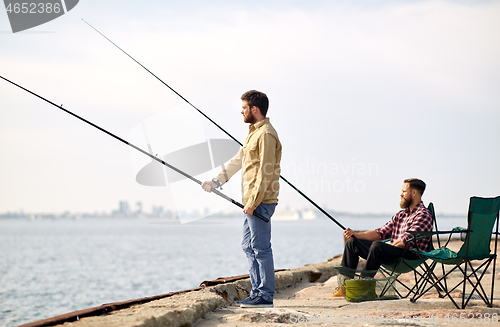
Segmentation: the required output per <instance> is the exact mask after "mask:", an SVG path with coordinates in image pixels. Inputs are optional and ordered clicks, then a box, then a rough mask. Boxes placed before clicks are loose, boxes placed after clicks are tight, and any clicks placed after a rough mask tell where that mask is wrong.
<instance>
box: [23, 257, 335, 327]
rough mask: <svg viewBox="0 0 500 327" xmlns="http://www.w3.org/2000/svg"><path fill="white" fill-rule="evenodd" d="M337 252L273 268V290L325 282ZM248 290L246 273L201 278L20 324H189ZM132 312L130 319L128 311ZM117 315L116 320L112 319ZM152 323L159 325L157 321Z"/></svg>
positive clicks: (30, 326) (37, 326) (29, 326)
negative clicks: (188, 285)
mask: <svg viewBox="0 0 500 327" xmlns="http://www.w3.org/2000/svg"><path fill="white" fill-rule="evenodd" d="M341 257H342V256H341V255H338V256H335V257H334V258H332V259H327V260H325V262H322V263H316V264H306V265H304V266H302V267H300V268H294V269H288V270H287V269H279V270H277V271H276V291H280V290H282V289H285V288H289V287H292V286H294V285H296V284H299V283H301V282H302V281H308V282H311V283H314V282H321V281H326V280H327V279H328V278H330V277H332V276H334V275H335V274H336V271H335V269H333V267H334V266H336V265H338V264H339V263H340V258H341ZM250 290H251V285H250V280H249V278H248V275H241V276H233V277H225V278H218V279H216V280H213V281H203V282H202V283H201V284H200V287H197V288H193V289H189V290H182V291H176V292H170V293H166V294H162V295H156V296H151V297H146V298H140V299H134V300H128V301H122V302H115V303H108V304H103V305H101V306H98V307H93V308H89V309H84V310H78V311H74V312H70V313H66V314H63V315H59V316H55V317H51V318H47V319H43V320H39V321H34V322H30V323H27V324H23V325H20V326H19V327H42V326H43V327H45V326H60V325H63V324H64V326H117V327H118V326H137V325H149V323H150V322H151V320H153V321H161V324H160V325H161V326H182V325H191V324H193V323H194V322H195V320H197V319H199V318H202V317H203V316H204V315H205V314H207V313H209V312H211V311H214V310H216V309H218V308H219V307H222V306H226V305H230V304H231V303H233V302H236V301H239V300H242V299H244V298H246V297H247V295H248V293H249V292H250ZM132 312H133V314H134V316H133V317H132V318H131V319H127V318H124V317H126V316H128V317H131V316H130V313H132ZM115 318H116V320H115ZM153 325H154V326H160V325H157V324H156V323H155V324H153Z"/></svg>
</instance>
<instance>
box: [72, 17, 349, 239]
mask: <svg viewBox="0 0 500 327" xmlns="http://www.w3.org/2000/svg"><path fill="white" fill-rule="evenodd" d="M82 20H83V21H84V22H85V23H86V24H87V25H89V26H90V27H91V28H93V29H94V30H95V31H96V32H97V33H99V34H101V36H102V37H104V38H105V39H106V40H108V41H109V42H110V43H111V44H113V45H114V46H115V47H117V48H118V49H119V50H120V51H121V52H123V53H124V54H126V55H127V56H128V57H129V58H130V59H132V60H133V61H135V62H136V63H137V64H139V66H141V67H142V68H144V69H145V70H146V71H147V72H148V73H150V74H151V75H153V76H154V77H155V78H156V79H157V80H159V81H160V82H161V83H162V84H163V85H165V86H166V87H168V88H169V89H170V90H171V91H172V92H174V93H175V94H177V95H178V96H179V97H180V98H181V99H182V100H184V101H185V102H186V103H187V104H189V105H190V106H191V107H193V108H194V109H196V110H197V111H198V112H199V113H200V114H202V115H203V117H205V118H206V119H208V120H209V121H210V122H211V123H212V124H214V125H215V126H217V127H218V128H219V129H220V130H221V131H222V132H224V133H225V134H226V135H227V136H229V137H230V138H231V139H233V140H234V141H235V142H236V143H238V144H239V145H240V146H243V144H241V142H240V141H238V140H237V139H236V138H234V137H233V136H232V135H231V134H229V133H228V132H227V131H226V130H225V129H224V128H222V127H221V126H220V125H219V124H217V123H216V122H215V121H213V120H212V119H211V118H210V117H208V116H207V115H206V114H205V113H204V112H203V111H201V110H200V109H198V108H197V107H196V106H195V105H193V104H192V103H191V102H189V101H188V100H187V99H186V98H184V97H183V96H182V95H180V94H179V93H178V92H177V91H176V90H174V89H173V88H171V87H170V85H168V84H167V83H165V82H164V81H163V80H162V79H161V78H159V77H158V76H156V75H155V74H153V73H152V72H151V71H150V70H149V69H147V68H146V67H144V66H143V65H142V64H141V63H140V62H138V61H137V60H135V59H134V58H133V57H132V56H131V55H129V54H128V53H127V52H125V50H123V49H122V48H120V47H119V46H118V45H116V44H115V43H114V42H113V41H111V40H110V39H108V38H107V37H106V36H105V35H104V34H102V33H101V32H99V31H98V30H97V29H96V28H95V27H94V26H92V25H90V24H89V23H88V22H87V21H86V20H85V19H83V18H82ZM280 178H281V179H282V180H284V181H285V182H286V183H287V184H288V185H290V186H291V187H292V188H293V189H294V190H295V191H297V192H298V193H299V194H300V195H302V196H303V197H304V198H305V199H306V200H307V201H309V203H311V204H312V205H313V206H314V207H316V209H318V210H319V211H321V212H322V213H323V214H324V215H325V216H327V217H328V218H330V220H331V221H333V222H334V223H335V224H337V225H338V226H339V227H340V228H342V229H343V230H345V229H346V228H345V227H344V226H343V225H342V224H341V223H339V222H338V221H337V220H336V219H335V218H333V217H332V216H331V215H330V214H329V213H328V212H326V211H325V210H323V208H321V207H320V206H319V205H318V204H316V202H314V201H313V200H311V199H310V198H309V197H308V196H307V195H305V194H304V193H303V192H302V191H301V190H299V189H298V188H296V187H295V185H293V184H292V183H291V182H289V181H288V180H287V179H286V178H285V177H283V176H282V175H280Z"/></svg>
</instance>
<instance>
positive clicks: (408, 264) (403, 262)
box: [380, 202, 444, 298]
mask: <svg viewBox="0 0 500 327" xmlns="http://www.w3.org/2000/svg"><path fill="white" fill-rule="evenodd" d="M427 209H429V211H430V212H431V215H432V224H433V225H434V230H435V231H438V226H437V221H436V213H435V210H434V204H433V203H432V202H430V203H429V205H428V206H427ZM415 233H417V234H422V232H415ZM429 237H431V241H430V242H429V247H428V248H427V251H432V250H434V245H433V244H432V235H427V236H421V237H418V238H416V240H415V241H414V242H418V241H419V240H421V239H425V238H429ZM437 243H438V247H441V243H440V240H439V237H437ZM422 264H423V262H422V259H415V260H408V259H404V258H399V259H397V260H396V262H394V263H393V264H391V265H382V266H381V267H380V270H381V272H382V273H383V274H384V275H386V276H389V277H390V276H393V275H395V274H405V273H408V272H411V271H413V277H414V280H415V285H413V287H412V288H410V287H408V285H406V284H405V283H403V282H401V281H400V280H399V279H396V282H397V283H398V284H399V285H401V286H402V287H404V288H405V289H406V290H407V291H408V293H406V295H404V296H403V295H401V293H400V292H399V291H398V290H397V289H396V288H395V291H396V293H397V294H398V295H399V297H400V298H406V297H408V296H409V295H410V294H414V295H416V294H417V292H418V290H419V289H420V288H422V287H419V285H421V286H422V282H423V281H424V280H425V279H424V277H425V275H424V273H423V272H420V271H418V269H417V268H418V267H420V266H421V265H422ZM435 265H436V263H432V264H431V266H429V268H430V269H434V267H435ZM442 268H443V273H444V266H443V267H442ZM422 270H424V271H426V270H425V267H423V268H422ZM436 289H437V291H438V293H439V294H440V296H441V297H444V295H442V294H441V290H440V289H439V287H438V286H437V285H436Z"/></svg>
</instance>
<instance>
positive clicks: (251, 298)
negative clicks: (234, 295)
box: [236, 296, 257, 304]
mask: <svg viewBox="0 0 500 327" xmlns="http://www.w3.org/2000/svg"><path fill="white" fill-rule="evenodd" d="M256 297H257V296H252V297H250V296H249V297H247V298H246V299H244V300H241V301H237V302H236V304H243V303H247V302H252V301H253V299H255V298H256Z"/></svg>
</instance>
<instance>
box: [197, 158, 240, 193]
mask: <svg viewBox="0 0 500 327" xmlns="http://www.w3.org/2000/svg"><path fill="white" fill-rule="evenodd" d="M242 160H243V151H242V150H241V149H240V150H239V151H238V153H236V155H235V156H234V157H233V158H232V159H231V160H229V162H228V163H227V165H226V166H225V167H224V169H222V171H221V172H220V173H219V174H218V175H217V176H216V177H215V179H217V180H218V181H219V182H220V183H221V185H224V183H226V182H227V181H228V180H229V179H230V178H231V177H232V176H233V175H234V174H236V172H237V171H238V170H240V169H241V165H242ZM201 187H202V188H203V189H204V190H205V191H207V192H209V193H210V192H212V188H216V187H217V185H216V184H215V183H214V182H212V181H205V182H203V183H201Z"/></svg>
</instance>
